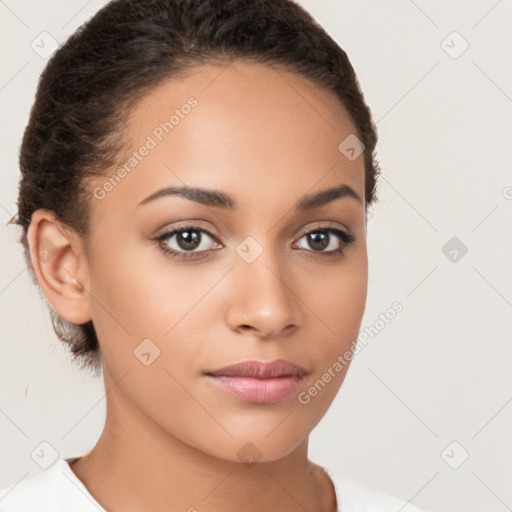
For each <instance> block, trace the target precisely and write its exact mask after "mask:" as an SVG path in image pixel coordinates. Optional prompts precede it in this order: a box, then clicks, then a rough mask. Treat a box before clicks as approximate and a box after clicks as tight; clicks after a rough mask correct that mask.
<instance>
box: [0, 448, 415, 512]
mask: <svg viewBox="0 0 512 512" xmlns="http://www.w3.org/2000/svg"><path fill="white" fill-rule="evenodd" d="M73 459H74V457H71V458H68V459H58V460H57V461H56V462H55V463H54V464H53V466H51V467H50V468H48V469H46V470H45V471H43V472H42V473H38V474H37V475H35V476H32V477H30V478H27V479H26V480H21V481H20V482H18V483H16V484H13V485H11V486H9V487H6V488H4V489H2V490H0V511H1V512H106V510H105V509H104V508H103V507H102V506H101V505H100V504H99V503H98V502H97V501H96V500H95V499H94V498H93V497H92V496H91V494H90V493H89V491H88V490H87V488H86V487H85V485H84V484H83V483H82V482H81V480H79V478H78V477H77V476H76V475H75V473H73V471H72V469H71V467H70V466H69V463H68V461H72V460H73ZM324 469H325V471H326V472H327V473H328V475H329V476H330V477H331V480H332V482H333V484H334V487H335V489H336V497H337V500H338V512H422V511H421V510H420V509H419V508H418V507H416V506H415V505H412V504H411V503H408V502H406V501H404V500H401V499H399V498H394V497H393V496H389V495H387V494H384V493H382V492H380V491H377V490H376V489H371V488H369V487H366V486H364V485H361V484H359V483H357V482H355V481H354V480H351V479H350V478H348V477H346V476H345V475H344V474H342V473H340V472H339V471H337V470H332V469H329V468H325V467H324Z"/></svg>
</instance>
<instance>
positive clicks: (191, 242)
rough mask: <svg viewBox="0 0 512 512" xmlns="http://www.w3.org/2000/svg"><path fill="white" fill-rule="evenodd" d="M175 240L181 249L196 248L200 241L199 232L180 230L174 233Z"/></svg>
mask: <svg viewBox="0 0 512 512" xmlns="http://www.w3.org/2000/svg"><path fill="white" fill-rule="evenodd" d="M176 241H177V242H178V245H179V246H180V248H181V249H183V250H192V249H196V248H197V247H198V246H199V244H200V243H201V233H200V232H199V231H180V232H179V233H176Z"/></svg>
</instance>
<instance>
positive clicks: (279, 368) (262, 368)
mask: <svg viewBox="0 0 512 512" xmlns="http://www.w3.org/2000/svg"><path fill="white" fill-rule="evenodd" d="M306 373H307V372H306V370H305V369H304V368H302V366H299V365H297V364H295V363H292V362H290V361H287V360H285V359H275V360H274V361H269V362H265V361H241V362H238V363H233V364H230V365H228V366H224V367H222V368H219V369H218V370H213V371H210V372H207V375H214V376H216V377H220V376H230V377H233V376H238V377H255V378H258V379H271V378H276V377H288V376H298V377H303V376H304V375H306Z"/></svg>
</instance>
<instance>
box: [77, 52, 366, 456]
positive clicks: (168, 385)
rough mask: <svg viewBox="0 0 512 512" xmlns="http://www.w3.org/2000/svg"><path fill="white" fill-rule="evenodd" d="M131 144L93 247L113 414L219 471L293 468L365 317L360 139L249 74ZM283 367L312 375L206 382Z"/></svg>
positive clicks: (142, 129) (337, 116)
mask: <svg viewBox="0 0 512 512" xmlns="http://www.w3.org/2000/svg"><path fill="white" fill-rule="evenodd" d="M126 129H127V135H128V136H127V139H126V143H125V144H126V145H125V149H126V154H125V155H124V156H123V159H122V161H120V164H119V166H118V167H117V168H115V169H111V170H110V172H109V173H106V177H105V178H102V179H97V180H96V181H95V182H94V184H93V186H92V187H91V201H90V202H91V223H92V232H91V234H90V237H89V238H88V240H87V258H88V276H89V277H88V279H89V282H88V290H89V294H90V299H89V300H90V309H91V316H92V319H93V322H94V325H95V328H96V331H97V334H98V338H99V342H100V346H101V352H102V358H103V364H104V368H105V372H104V375H105V379H106V380H107V379H108V380H109V381H110V382H107V383H106V384H107V388H108V389H109V388H110V387H112V386H113V385H114V384H115V383H116V382H117V383H118V384H117V385H116V387H115V389H114V390H113V391H112V392H111V393H110V396H109V400H111V401H115V402H116V403H117V405H116V408H117V410H118V411H119V415H118V417H120V418H122V415H132V416H133V415H140V414H142V415H143V416H144V417H145V418H148V419H149V420H150V421H151V422H152V424H155V425H157V426H158V427H159V428H160V429H162V431H163V432H164V433H165V434H168V435H169V436H172V437H173V438H175V439H178V440H180V441H181V442H183V443H185V444H187V445H190V446H192V447H194V448H196V449H199V450H201V451H203V452H206V453H208V454H211V455H214V456H216V457H219V458H222V459H225V460H232V461H239V460H241V457H245V456H247V455H249V457H250V456H253V457H255V456H257V457H258V458H260V460H261V461H271V460H276V459H279V458H281V457H283V456H285V455H286V454H288V453H290V452H291V451H292V450H294V449H295V448H296V447H298V446H299V445H300V444H301V443H303V442H304V440H305V439H307V436H308V435H309V433H310V432H311V430H312V429H313V427H314V426H315V425H316V424H317V423H318V422H319V421H320V419H321V418H322V416H323V415H324V414H325V412H326V411H327V409H328V407H329V406H330V404H331V403H332V401H333V399H334V397H335V395H336V393H337V391H338V389H339V386H340V385H341V383H342V381H343V378H344V376H345V373H346V371H347V369H348V363H349V360H347V359H346V358H344V363H343V364H342V363H340V356H343V354H344V353H345V352H346V351H347V350H349V349H350V348H351V346H352V343H353V341H354V340H355V339H356V337H357V334H358V331H359V328H360V323H361V319H362V315H363V312H364V307H365V301H366V290H367V272H368V269H367V250H366V225H365V206H364V162H363V156H362V155H361V156H359V157H358V158H356V159H355V160H354V159H352V160H349V159H347V158H346V157H345V156H344V155H343V154H342V153H341V152H340V150H339V149H338V146H339V144H340V143H341V142H342V141H343V140H344V139H345V138H346V137H348V136H349V135H351V134H355V133H356V129H355V127H354V126H353V124H352V123H351V121H350V120H349V117H348V115H347V113H346V111H345V109H344V108H343V107H342V106H341V104H339V102H338V101H337V100H336V98H335V97H334V96H332V95H331V94H330V93H328V92H326V91H324V90H323V89H320V88H318V87H317V86H316V85H314V84H313V83H311V82H309V81H307V80H306V79H304V78H302V77H298V76H295V75H292V74H289V73H285V72H283V71H279V72H278V71H276V70H274V69H272V68H270V67H266V66H262V65H259V64H254V63H246V62H237V63H232V64H231V65H230V66H229V67H227V68H225V69H224V68H222V67H214V66H210V65H208V66H203V67H200V68H197V69H195V70H194V71H193V72H192V73H191V74H190V75H188V76H187V77H185V78H180V79H179V80H178V79H175V80H170V81H167V82H165V83H163V84H161V85H159V86H158V87H157V88H155V89H153V90H152V91H151V92H150V93H148V94H147V95H146V96H145V97H144V98H143V99H142V100H141V101H140V102H139V103H138V104H137V106H136V108H135V110H134V111H133V112H132V113H131V115H130V120H129V123H128V125H127V127H126ZM144 148H145V149H144ZM123 166H124V167H123ZM121 169H124V172H123V171H122V170H121ZM182 187H187V188H189V189H201V191H196V192H195V193H193V192H191V191H190V190H189V191H188V192H187V191H186V190H185V191H183V190H182V191H181V192H179V193H177V192H178V190H177V189H179V188H182ZM328 189H336V190H335V191H333V192H331V193H328V194H322V195H319V194H320V193H321V192H324V191H326V190H328ZM277 359H279V360H285V361H288V362H291V363H293V364H295V365H297V366H300V367H301V368H303V370H304V372H305V374H304V375H302V376H297V375H294V376H290V374H289V372H284V373H285V374H286V373H288V377H286V376H281V377H275V378H273V379H266V380H265V379H255V378H251V377H247V376H245V377H240V376H238V377H233V376H231V377H227V376H224V377H219V376H217V377H213V376H212V375H208V374H211V373H212V372H213V373H215V371H216V370H218V369H220V368H222V367H225V366H227V365H230V364H233V363H238V362H244V361H259V362H271V361H274V360H277ZM336 363H338V364H336ZM220 373H222V372H220ZM315 390H316V391H315ZM247 443H251V444H250V445H247ZM241 450H242V451H241ZM244 450H245V451H249V452H251V450H253V451H254V453H248V454H247V453H245V452H244ZM255 453H257V455H255Z"/></svg>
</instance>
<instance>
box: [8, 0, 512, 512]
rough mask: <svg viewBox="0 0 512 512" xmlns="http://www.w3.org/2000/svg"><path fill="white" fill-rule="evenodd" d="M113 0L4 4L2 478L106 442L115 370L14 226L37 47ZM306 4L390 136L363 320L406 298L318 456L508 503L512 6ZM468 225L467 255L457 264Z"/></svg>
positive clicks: (442, 507) (360, 1) (405, 492)
mask: <svg viewBox="0 0 512 512" xmlns="http://www.w3.org/2000/svg"><path fill="white" fill-rule="evenodd" d="M104 3H105V2H104V1H102V0H93V1H89V2H87V1H86V0H80V1H78V0H73V1H67V2H62V1H60V2H58V1H56V0H53V1H49V0H44V1H43V0H37V1H36V0H31V1H28V0H6V1H3V2H1V3H0V20H1V24H2V25H1V26H2V30H1V31H0V45H1V46H0V47H1V49H0V59H1V68H0V70H1V71H0V107H1V119H2V121H1V123H0V130H1V135H0V144H1V147H0V158H1V175H0V176H1V178H0V179H1V186H0V221H1V222H0V226H1V228H0V229H1V231H0V236H1V239H2V251H1V253H2V265H1V266H0V268H1V277H0V308H1V317H0V319H1V327H0V332H1V333H2V344H1V351H2V357H1V363H0V364H1V367H0V375H1V377H0V380H1V395H0V412H1V414H0V432H1V435H0V450H1V464H0V467H1V470H0V487H5V486H7V485H9V484H11V483H14V482H16V481H18V480H20V479H21V478H22V477H24V476H30V475H33V474H36V473H38V472H39V471H41V468H40V467H39V466H37V465H36V463H35V462H34V460H33V459H32V458H31V455H30V454H31V453H32V452H33V450H34V449H36V447H38V446H39V444H40V443H41V442H43V441H46V442H48V443H50V444H51V445H52V446H53V447H54V448H55V449H56V450H57V452H58V454H59V456H61V457H69V456H72V455H79V454H82V453H84V452H85V451H87V450H89V449H90V448H91V447H92V446H93V445H94V443H95V441H96V439H97V438H98V436H99V435H100V432H101V429H102V425H103V421H104V414H105V409H104V408H105V401H104V391H103V386H102V383H101V380H94V379H92V378H91V377H88V376H87V375H84V374H81V373H79V371H78V370H77V368H76V367H74V366H72V365H71V364H70V362H69V358H68V356H67V354H66V351H65V349H64V348H63V346H61V344H60V342H58V340H57V339H56V337H55V336H54V334H53V331H52V329H51V326H50V321H49V317H48V313H47V311H46V307H45V305H44V303H43V302H42V301H41V300H40V298H39V296H38V292H37V290H36V289H35V288H34V287H33V285H32V284H31V282H30V279H29V275H28V273H27V270H26V268H25V264H24V261H23V258H22V252H21V246H20V245H19V244H17V243H16V240H17V236H18V234H17V229H16V228H15V227H14V226H6V223H7V221H8V220H9V218H10V217H11V215H13V214H14V213H15V212H16V195H17V182H18V178H19V176H18V165H17V152H18V148H19V144H20V140H21V136H22V133H23V130H24V127H25V124H26V122H27V119H28V114H29V109H30V107H31V105H32V101H33V97H34V93H35V88H36V84H37V80H38V76H39V74H40V73H41V71H42V69H43V67H44V65H45V62H46V58H44V56H43V57H42V56H40V55H38V54H37V53H36V52H35V51H34V50H33V49H32V47H31V44H32V41H34V40H36V42H37V41H38V40H39V39H38V38H40V37H47V38H54V39H55V40H56V41H57V42H59V43H61V42H63V41H65V39H66V38H67V37H68V36H69V35H70V34H71V33H72V32H73V31H74V30H75V29H76V28H77V27H78V26H79V25H80V24H81V23H82V22H83V21H84V20H86V19H87V18H88V17H90V16H91V15H92V14H94V13H95V12H96V11H97V10H98V9H99V8H100V7H101V6H102V5H103V4H104ZM301 3H302V5H304V6H305V7H306V8H307V9H308V10H309V11H310V12H311V13H312V14H313V15H314V17H315V18H317V19H318V21H319V22H320V23H321V24H322V25H323V26H324V27H325V28H326V29H327V30H328V32H329V33H330V34H331V35H332V36H333V37H334V38H335V39H336V40H337V41H338V43H339V44H340V46H341V47H342V48H344V49H345V50H346V51H347V53H348V55H349V57H350V59H351V61H352V63H353V65H354V67H355V69H356V72H357V74H358V76H359V80H360V83H361V85H362V88H363V91H364V93H365V96H366V99H367V102H368V103H369V105H370V107H371V109H372V111H373V115H374V118H375V121H376V122H377V126H378V130H379V136H380V142H379V146H378V151H379V157H380V162H381V166H382V171H383V177H384V178H383V180H382V181H381V185H380V198H381V201H380V203H379V204H378V205H377V206H376V208H374V210H373V213H372V216H371V220H370V224H369V231H368V240H369V253H370V282H369V298H368V305H367V310H366V313H365V317H364V319H363V323H362V328H363V329H365V328H367V327H369V326H372V325H377V324H376V321H377V320H378V318H379V314H381V313H384V312H385V311H386V310H388V308H390V307H391V305H392V304H393V303H394V302H395V301H399V302H400V303H401V304H402V305H403V311H402V312H400V313H399V314H398V315H396V317H395V319H394V320H392V321H391V322H390V323H389V324H387V325H386V326H385V328H382V329H378V333H377V335H376V336H374V337H371V338H370V341H369V343H368V344H367V346H365V347H364V349H363V350H362V351H361V352H360V353H359V355H358V356H357V357H356V358H355V360H354V363H353V366H352V368H351V370H350V372H349V374H348V377H347V379H346V381H345V383H344V385H343V387H342V388H341V391H340V394H339V395H338V397H337V399H336V401H335V402H334V404H333V406H332V407H331V409H330V410H329V412H328V413H327V415H326V416H325V418H324V419H323V420H322V422H321V423H320V425H319V426H318V427H317V429H316V430H315V431H314V432H313V434H312V437H311V449H310V457H311V459H312V460H314V461H315V462H317V463H319V464H322V465H325V466H328V467H332V468H337V469H339V470H341V471H343V472H345V473H346V474H347V475H349V476H350V477H352V478H353V479H355V480H359V481H360V482H362V483H364V484H366V485H369V486H373V487H376V488H379V489H381V490H383V491H385V492H388V493H390V494H394V495H397V496H400V497H403V498H405V499H411V500H413V501H414V502H415V503H416V504H417V505H419V506H421V507H423V508H425V509H427V510H430V511H431V512H436V511H439V512H441V511H446V512H448V511H454V510H465V511H467V512H477V511H485V512H494V511H496V512H502V511H505V510H508V509H510V508H511V507H512V487H511V486H510V482H511V481H512V456H511V455H512V436H511V435H510V432H511V431H512V428H511V427H512V372H511V371H510V361H512V344H511V339H512V337H511V334H512V325H511V312H512V286H511V282H512V265H510V261H511V260H512V239H511V236H510V233H511V232H512V229H511V228H512V225H511V224H512V215H511V212H512V173H511V172H510V169H511V167H510V161H511V156H512V155H511V150H510V148H511V141H512V138H511V135H512V115H511V114H512V88H511V85H512V68H511V65H510V62H511V58H510V57H511V54H512V32H511V30H510V27H511V26H512V25H511V21H512V2H511V1H510V0H501V1H495V0H489V1H487V0H486V1H484V0H481V1H475V0H472V1H467V0H464V1H463V0H457V1H453V0H452V1H450V2H445V1H441V0H435V1H428V2H427V1H420V0H417V1H415V2H413V1H412V0H409V1H407V0H387V1H381V0H351V1H345V0H302V2H301ZM454 31H456V32H458V33H459V34H460V36H458V35H453V34H452V32H454ZM42 32H47V33H48V34H50V36H46V35H43V36H41V35H40V34H41V33H42ZM48 41H50V39H48ZM443 41H445V42H444V43H443ZM464 41H466V42H467V43H468V44H469V47H468V48H467V50H466V51H464V52H463V53H462V54H461V55H458V53H459V52H460V51H461V50H462V49H463V48H464V44H465V43H464ZM48 47H49V46H48V45H46V48H48ZM450 54H451V56H450ZM454 57H457V58H454ZM452 237H457V239H458V240H459V241H455V243H456V244H460V242H462V243H463V244H464V245H465V246H466V247H467V249H468V252H467V254H465V255H464V256H462V257H461V252H460V250H459V251H458V253H457V261H455V262H453V261H451V260H450V258H454V257H455V253H454V252H453V249H454V247H455V246H454V247H451V246H449V247H448V249H445V252H446V253H447V256H446V255H445V254H444V253H443V251H442V248H443V247H444V246H445V244H446V243H447V242H448V241H449V240H450V239H452ZM452 243H453V242H452ZM455 249H456V250H457V248H456V247H455ZM450 251H452V252H451V254H450ZM378 325H380V324H378ZM454 441H455V444H453V442H454ZM447 447H448V448H447ZM466 454H467V455H468V458H467V460H466V461H465V462H464V463H463V464H461V465H460V467H458V468H457V469H454V468H453V467H455V466H457V465H459V464H460V463H461V461H462V460H463V458H464V457H465V456H466ZM450 465H451V466H453V467H450Z"/></svg>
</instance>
